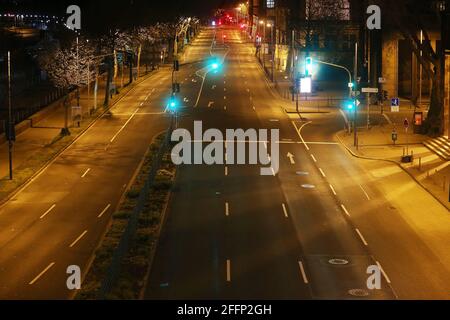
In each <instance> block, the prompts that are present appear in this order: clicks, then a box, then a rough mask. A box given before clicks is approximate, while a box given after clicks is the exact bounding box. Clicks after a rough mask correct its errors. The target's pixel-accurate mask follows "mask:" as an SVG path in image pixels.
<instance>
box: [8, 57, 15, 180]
mask: <svg viewBox="0 0 450 320" xmlns="http://www.w3.org/2000/svg"><path fill="white" fill-rule="evenodd" d="M11 109H12V104H11V52H10V51H8V127H7V128H6V130H8V155H9V180H12V179H13V168H12V149H13V130H14V129H15V128H14V125H13V123H12V110H11Z"/></svg>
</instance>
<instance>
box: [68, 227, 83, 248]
mask: <svg viewBox="0 0 450 320" xmlns="http://www.w3.org/2000/svg"><path fill="white" fill-rule="evenodd" d="M86 233H87V230H85V231H84V232H83V233H82V234H81V235H80V236H79V237H78V238H76V239H75V241H74V242H72V243H71V244H70V246H69V247H70V248H73V247H74V246H75V245H76V244H77V242H78V241H80V240H81V238H83V237H84V236H85V235H86Z"/></svg>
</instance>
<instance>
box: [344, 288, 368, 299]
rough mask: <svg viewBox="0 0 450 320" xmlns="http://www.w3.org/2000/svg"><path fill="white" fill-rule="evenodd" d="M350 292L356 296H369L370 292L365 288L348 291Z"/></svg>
mask: <svg viewBox="0 0 450 320" xmlns="http://www.w3.org/2000/svg"><path fill="white" fill-rule="evenodd" d="M348 294H349V295H351V296H354V297H368V296H369V292H368V291H367V290H364V289H352V290H349V291H348Z"/></svg>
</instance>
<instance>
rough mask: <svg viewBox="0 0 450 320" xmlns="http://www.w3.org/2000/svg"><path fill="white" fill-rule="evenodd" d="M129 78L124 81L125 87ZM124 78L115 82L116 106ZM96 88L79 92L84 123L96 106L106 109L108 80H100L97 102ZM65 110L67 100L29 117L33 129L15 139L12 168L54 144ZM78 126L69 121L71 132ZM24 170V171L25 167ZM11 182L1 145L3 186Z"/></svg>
mask: <svg viewBox="0 0 450 320" xmlns="http://www.w3.org/2000/svg"><path fill="white" fill-rule="evenodd" d="M127 82H128V79H127V78H125V84H126V83H127ZM121 85H122V79H121V77H118V78H117V79H116V88H117V89H118V94H115V95H113V97H112V99H111V100H110V103H114V102H115V101H117V100H118V99H120V97H121V96H122V94H121ZM93 87H94V85H93V84H92V85H91V86H90V90H89V94H88V89H87V87H86V88H83V89H82V90H80V106H81V112H82V118H81V121H82V122H83V121H84V122H89V121H92V118H91V117H89V114H90V112H91V110H93V109H94V106H95V104H96V105H97V109H98V108H103V103H104V98H105V90H106V88H105V87H106V81H105V77H101V78H100V79H99V86H98V91H97V103H95V95H94V88H93ZM75 105H76V99H75V94H74V93H72V94H71V102H70V106H71V107H72V106H75ZM71 113H72V108H69V119H70V118H71ZM65 114H66V110H65V107H64V98H63V99H60V100H58V101H56V102H54V103H52V104H50V105H49V106H48V107H47V108H46V110H44V111H41V112H40V113H38V114H36V115H34V116H32V117H30V118H29V119H28V120H25V121H31V122H32V127H30V128H27V129H26V130H25V131H23V132H22V133H19V134H18V135H17V137H16V141H15V143H14V145H13V169H14V170H15V169H17V168H20V167H23V165H24V164H26V163H27V161H28V160H29V159H30V158H31V157H33V156H34V155H36V153H37V152H38V151H40V150H42V148H43V147H45V146H48V145H49V144H51V143H52V141H54V140H55V139H56V138H57V137H58V136H59V135H60V133H61V129H62V128H63V127H64V123H65ZM76 126H78V121H75V122H74V121H69V130H70V128H74V127H76ZM22 169H23V168H22ZM6 179H9V156H8V143H7V142H6V143H1V144H0V183H1V181H4V180H6Z"/></svg>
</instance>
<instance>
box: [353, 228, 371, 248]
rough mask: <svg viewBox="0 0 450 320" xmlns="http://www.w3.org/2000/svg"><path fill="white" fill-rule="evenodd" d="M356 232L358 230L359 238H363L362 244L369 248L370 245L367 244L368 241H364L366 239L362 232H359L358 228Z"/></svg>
mask: <svg viewBox="0 0 450 320" xmlns="http://www.w3.org/2000/svg"><path fill="white" fill-rule="evenodd" d="M355 230H356V233H357V234H358V236H359V237H360V238H361V241H362V242H363V243H364V245H365V246H366V247H367V246H368V245H369V244H368V243H367V241H366V239H364V237H363V235H362V233H361V231H359V229H358V228H356V229H355Z"/></svg>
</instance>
